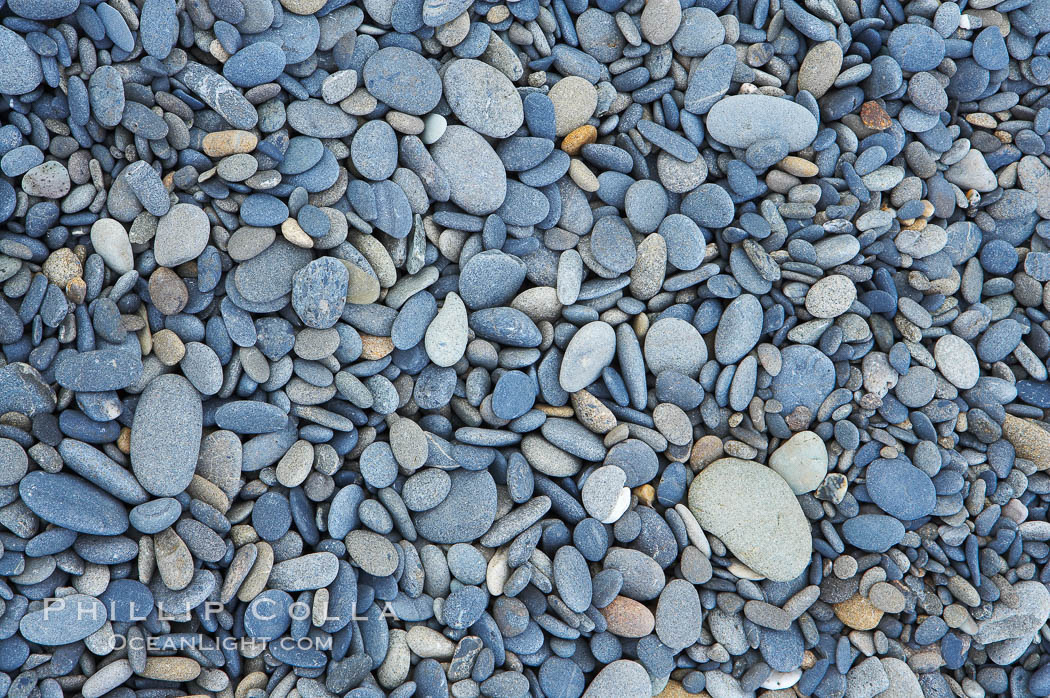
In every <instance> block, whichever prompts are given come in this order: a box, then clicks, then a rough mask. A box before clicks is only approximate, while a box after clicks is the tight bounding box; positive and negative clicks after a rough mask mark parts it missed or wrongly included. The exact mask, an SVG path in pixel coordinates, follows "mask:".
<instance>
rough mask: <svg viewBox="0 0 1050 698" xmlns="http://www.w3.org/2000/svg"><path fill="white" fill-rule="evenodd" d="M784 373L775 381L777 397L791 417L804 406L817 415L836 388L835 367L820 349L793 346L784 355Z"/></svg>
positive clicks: (781, 356)
mask: <svg viewBox="0 0 1050 698" xmlns="http://www.w3.org/2000/svg"><path fill="white" fill-rule="evenodd" d="M780 358H781V369H780V373H779V374H777V375H776V377H775V378H773V383H772V388H773V397H775V398H776V399H777V400H779V401H780V403H781V404H782V405H783V406H784V408H783V411H782V414H785V415H786V414H790V413H791V412H792V411H793V410H794V409H795V408H796V407H798V406H800V405H803V406H805V407H806V408H808V409H809V410H810V412H811V413H813V414H816V412H817V409H818V408H819V407H820V404H821V403H822V402H824V398H826V397H827V396H828V395H830V394H831V391H832V390H834V389H835V366H834V365H833V364H832V363H831V359H829V358H828V357H826V356H825V355H824V354H822V353H821V352H820V350H819V349H817V348H815V347H811V346H806V345H803V344H793V345H791V346H789V347H786V348H785V349H784V350H783V351H781V352H780Z"/></svg>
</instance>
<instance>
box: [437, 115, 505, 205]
mask: <svg viewBox="0 0 1050 698" xmlns="http://www.w3.org/2000/svg"><path fill="white" fill-rule="evenodd" d="M430 154H431V155H432V156H433V158H434V162H436V163H437V164H438V166H439V167H441V169H443V170H445V172H451V173H455V175H456V176H455V177H451V178H450V184H451V187H452V189H451V198H452V201H453V203H455V204H456V205H457V206H459V207H460V208H462V209H463V210H464V211H466V212H467V213H473V214H475V215H478V216H483V215H486V214H489V213H492V212H493V211H495V210H496V209H498V208H499V207H500V205H501V204H502V203H503V199H504V198H506V196H507V172H506V170H505V169H504V168H503V162H502V161H501V160H500V159H499V156H498V155H497V154H496V151H495V150H493V149H492V146H490V145H489V144H488V141H486V140H485V139H484V138H482V137H481V136H480V135H479V134H478V133H477V132H476V131H474V130H473V129H470V128H467V127H466V126H459V125H455V124H453V125H450V126H449V127H448V128H446V129H445V133H444V134H443V135H442V136H441V138H439V139H438V140H437V142H436V143H434V144H433V145H431V146H430Z"/></svg>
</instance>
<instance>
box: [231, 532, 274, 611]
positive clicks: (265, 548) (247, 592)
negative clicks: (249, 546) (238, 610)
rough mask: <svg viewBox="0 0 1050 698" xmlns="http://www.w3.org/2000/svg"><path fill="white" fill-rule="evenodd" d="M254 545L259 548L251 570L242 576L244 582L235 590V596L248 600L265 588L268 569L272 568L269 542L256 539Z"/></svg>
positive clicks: (271, 549) (271, 550) (268, 574)
mask: <svg viewBox="0 0 1050 698" xmlns="http://www.w3.org/2000/svg"><path fill="white" fill-rule="evenodd" d="M255 547H256V548H258V549H259V555H258V557H256V558H255V564H254V565H252V571H251V572H249V573H248V576H247V577H245V578H244V583H243V584H241V588H240V589H238V590H237V598H238V599H240V600H241V601H244V602H248V601H251V600H252V599H254V598H255V597H256V596H258V595H259V594H260V593H262V590H263V589H265V588H266V582H268V581H269V580H270V571H271V570H272V569H273V548H272V547H271V546H270V544H269V543H265V542H263V541H258V542H257V543H256V544H255Z"/></svg>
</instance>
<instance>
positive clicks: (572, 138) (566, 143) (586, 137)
mask: <svg viewBox="0 0 1050 698" xmlns="http://www.w3.org/2000/svg"><path fill="white" fill-rule="evenodd" d="M596 140H598V129H596V128H594V127H593V126H591V125H590V124H584V125H583V126H580V127H579V128H577V129H573V130H572V131H570V132H569V134H568V135H567V136H565V138H563V139H562V141H561V149H562V150H564V151H565V152H566V153H568V154H569V155H574V156H575V155H579V154H580V149H581V148H583V146H585V145H587V144H588V143H594V142H595V141H596Z"/></svg>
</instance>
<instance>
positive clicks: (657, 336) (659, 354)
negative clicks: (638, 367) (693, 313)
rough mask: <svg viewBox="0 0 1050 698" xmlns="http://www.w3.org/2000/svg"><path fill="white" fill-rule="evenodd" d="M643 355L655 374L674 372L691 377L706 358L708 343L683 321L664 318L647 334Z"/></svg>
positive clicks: (674, 318)
mask: <svg viewBox="0 0 1050 698" xmlns="http://www.w3.org/2000/svg"><path fill="white" fill-rule="evenodd" d="M644 355H645V364H646V366H647V367H648V369H649V370H650V371H651V372H652V373H654V374H657V375H659V374H660V373H661V372H663V371H677V372H678V373H682V374H684V375H686V376H690V377H694V376H696V374H697V373H699V371H700V367H701V366H702V365H703V364H704V363H705V362H706V361H707V344H706V343H704V339H703V337H701V336H700V333H699V332H698V331H697V330H696V328H695V327H693V326H692V325H690V324H689V323H688V322H686V321H685V320H681V319H679V318H676V317H665V318H661V319H659V320H657V321H656V322H654V323H653V325H652V327H650V328H649V331H648V332H647V333H646V335H645V349H644Z"/></svg>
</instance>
